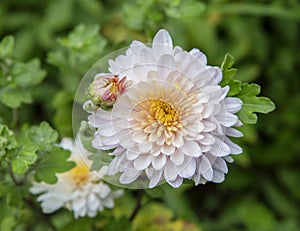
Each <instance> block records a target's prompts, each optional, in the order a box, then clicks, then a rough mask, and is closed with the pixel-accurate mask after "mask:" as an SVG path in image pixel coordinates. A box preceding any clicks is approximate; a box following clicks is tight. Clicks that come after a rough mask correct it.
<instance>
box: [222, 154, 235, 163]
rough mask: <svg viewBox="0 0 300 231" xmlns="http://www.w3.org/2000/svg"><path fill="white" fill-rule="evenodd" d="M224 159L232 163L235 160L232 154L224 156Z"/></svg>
mask: <svg viewBox="0 0 300 231" xmlns="http://www.w3.org/2000/svg"><path fill="white" fill-rule="evenodd" d="M222 158H223V159H224V160H226V161H227V162H228V163H232V162H233V161H234V160H233V158H232V157H231V156H224V157H222Z"/></svg>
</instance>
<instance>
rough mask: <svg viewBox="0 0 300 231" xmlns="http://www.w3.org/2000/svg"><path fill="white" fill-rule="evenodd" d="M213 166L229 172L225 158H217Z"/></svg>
mask: <svg viewBox="0 0 300 231" xmlns="http://www.w3.org/2000/svg"><path fill="white" fill-rule="evenodd" d="M213 168H214V169H216V170H218V171H220V172H223V173H227V172H228V167H227V164H226V162H225V160H224V159H223V158H217V159H216V160H215V161H214V162H213Z"/></svg>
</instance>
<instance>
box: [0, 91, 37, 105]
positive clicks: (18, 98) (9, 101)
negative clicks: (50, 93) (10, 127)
mask: <svg viewBox="0 0 300 231" xmlns="http://www.w3.org/2000/svg"><path fill="white" fill-rule="evenodd" d="M0 102H1V103H3V104H4V105H5V106H7V107H10V108H18V107H20V106H21V104H22V103H27V104H29V103H32V97H31V93H30V91H28V90H26V89H18V88H13V87H6V88H2V89H1V90H0Z"/></svg>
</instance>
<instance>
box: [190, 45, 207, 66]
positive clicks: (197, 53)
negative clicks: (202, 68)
mask: <svg viewBox="0 0 300 231" xmlns="http://www.w3.org/2000/svg"><path fill="white" fill-rule="evenodd" d="M189 53H190V54H191V55H192V56H193V57H194V58H196V59H197V60H198V61H199V62H200V63H202V64H203V65H206V64H207V58H206V56H205V54H203V53H202V52H201V51H200V50H199V49H197V48H193V49H192V50H190V52H189Z"/></svg>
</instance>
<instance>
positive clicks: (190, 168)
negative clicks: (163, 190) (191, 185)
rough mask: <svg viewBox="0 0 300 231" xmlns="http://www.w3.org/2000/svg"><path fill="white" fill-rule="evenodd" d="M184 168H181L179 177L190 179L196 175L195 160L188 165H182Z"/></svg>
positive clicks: (192, 159)
mask: <svg viewBox="0 0 300 231" xmlns="http://www.w3.org/2000/svg"><path fill="white" fill-rule="evenodd" d="M182 166H183V167H182ZM182 166H180V167H179V168H180V172H179V176H181V177H183V178H190V177H192V176H193V175H194V174H195V171H196V160H195V158H191V159H190V161H189V162H188V163H185V164H182Z"/></svg>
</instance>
